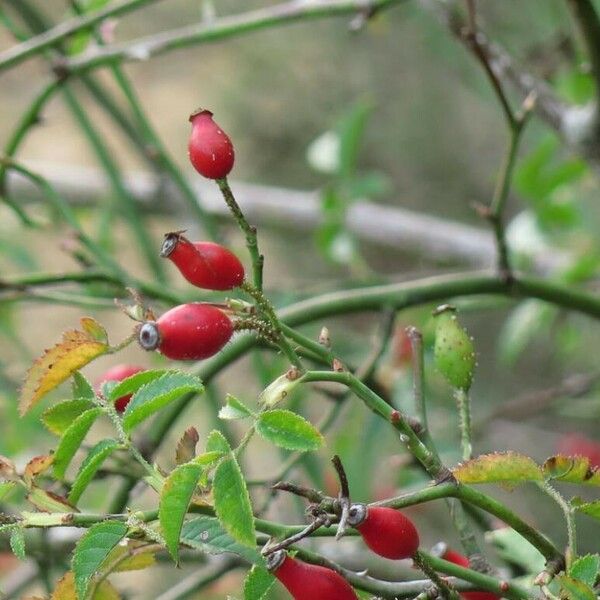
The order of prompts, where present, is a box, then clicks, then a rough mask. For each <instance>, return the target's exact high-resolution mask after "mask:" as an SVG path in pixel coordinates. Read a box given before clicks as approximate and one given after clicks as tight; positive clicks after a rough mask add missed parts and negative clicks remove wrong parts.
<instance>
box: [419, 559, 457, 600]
mask: <svg viewBox="0 0 600 600" xmlns="http://www.w3.org/2000/svg"><path fill="white" fill-rule="evenodd" d="M412 559H413V562H414V563H415V566H416V567H417V568H418V569H420V570H421V571H423V573H424V574H425V575H427V577H429V579H431V581H432V583H434V584H435V587H436V588H437V590H438V592H439V594H440V595H441V597H442V598H444V599H445V600H459V596H458V593H457V592H456V591H455V590H453V589H452V588H450V587H449V586H448V584H447V583H446V582H445V581H444V580H443V579H442V578H441V577H440V576H439V575H438V573H437V571H436V570H435V569H434V567H433V564H432V563H431V561H430V560H429V555H427V554H425V552H421V551H419V550H417V551H416V552H415V554H414V555H413V557H412Z"/></svg>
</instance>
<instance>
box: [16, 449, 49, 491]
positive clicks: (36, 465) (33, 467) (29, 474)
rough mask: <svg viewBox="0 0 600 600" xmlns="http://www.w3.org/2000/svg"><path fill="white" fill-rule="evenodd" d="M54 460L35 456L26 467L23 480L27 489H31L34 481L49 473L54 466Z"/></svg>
mask: <svg viewBox="0 0 600 600" xmlns="http://www.w3.org/2000/svg"><path fill="white" fill-rule="evenodd" d="M53 460H54V457H53V456H34V457H33V458H32V459H31V460H30V461H29V462H28V463H27V465H26V466H25V471H24V472H23V480H24V481H25V484H26V485H27V487H30V486H31V484H32V483H33V481H34V479H35V478H36V477H37V476H38V475H41V474H42V473H44V472H45V471H47V470H48V469H49V468H50V465H52V462H53Z"/></svg>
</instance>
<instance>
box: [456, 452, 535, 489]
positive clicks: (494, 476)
mask: <svg viewBox="0 0 600 600" xmlns="http://www.w3.org/2000/svg"><path fill="white" fill-rule="evenodd" d="M452 473H453V474H454V477H456V479H458V481H460V482H461V483H502V484H508V485H516V484H519V483H524V482H526V481H541V480H542V472H541V470H540V467H539V466H538V465H537V464H536V463H535V462H534V461H533V460H532V459H531V458H529V457H528V456H524V455H523V454H517V453H516V452H497V453H494V454H482V455H481V456H478V457H477V458H474V459H472V460H469V461H467V462H464V463H462V464H460V465H459V466H458V467H456V468H455V469H454V470H453V471H452Z"/></svg>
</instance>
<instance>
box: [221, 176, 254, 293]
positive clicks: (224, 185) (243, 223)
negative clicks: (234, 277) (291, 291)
mask: <svg viewBox="0 0 600 600" xmlns="http://www.w3.org/2000/svg"><path fill="white" fill-rule="evenodd" d="M217 185H218V186H219V189H220V190H221V194H223V198H224V199H225V203H226V204H227V206H228V208H229V210H230V211H231V214H232V215H233V218H234V219H235V220H236V222H237V224H238V226H239V228H240V229H241V230H242V232H243V233H244V235H245V236H246V246H247V247H248V252H249V253H250V258H251V259H252V280H253V282H254V286H255V287H256V289H257V290H259V291H261V292H262V287H263V264H264V261H265V258H264V256H263V255H262V254H261V253H260V250H259V249H258V239H257V237H256V227H253V226H252V225H250V223H248V221H247V220H246V217H245V216H244V213H243V212H242V209H241V208H240V205H239V204H238V203H237V200H236V199H235V196H234V195H233V192H232V191H231V187H230V186H229V182H228V181H227V178H226V177H224V178H223V179H217Z"/></svg>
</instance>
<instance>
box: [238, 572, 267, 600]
mask: <svg viewBox="0 0 600 600" xmlns="http://www.w3.org/2000/svg"><path fill="white" fill-rule="evenodd" d="M274 582H275V577H273V575H271V573H269V571H267V569H265V568H264V567H260V566H258V565H254V566H253V567H252V569H250V571H248V575H246V579H245V580H244V600H263V599H264V598H265V596H266V595H267V592H268V591H269V590H270V589H271V586H272V585H273V583H274Z"/></svg>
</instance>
